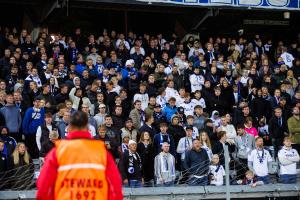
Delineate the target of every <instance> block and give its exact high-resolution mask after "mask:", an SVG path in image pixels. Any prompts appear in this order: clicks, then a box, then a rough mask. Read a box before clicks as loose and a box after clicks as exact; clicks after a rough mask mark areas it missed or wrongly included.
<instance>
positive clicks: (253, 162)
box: [248, 137, 272, 184]
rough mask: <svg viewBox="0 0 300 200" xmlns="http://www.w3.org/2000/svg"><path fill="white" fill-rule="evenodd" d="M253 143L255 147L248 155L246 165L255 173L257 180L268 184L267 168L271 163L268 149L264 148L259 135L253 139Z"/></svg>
mask: <svg viewBox="0 0 300 200" xmlns="http://www.w3.org/2000/svg"><path fill="white" fill-rule="evenodd" d="M255 145H256V148H255V149H253V150H252V151H251V153H250V154H249V155H248V167H249V169H250V170H251V171H253V172H254V173H255V175H256V176H257V180H258V181H262V182H263V183H264V184H269V183H270V176H269V169H270V168H271V165H272V157H271V155H270V153H269V151H267V150H265V149H264V142H263V139H262V138H261V137H258V138H256V139H255Z"/></svg>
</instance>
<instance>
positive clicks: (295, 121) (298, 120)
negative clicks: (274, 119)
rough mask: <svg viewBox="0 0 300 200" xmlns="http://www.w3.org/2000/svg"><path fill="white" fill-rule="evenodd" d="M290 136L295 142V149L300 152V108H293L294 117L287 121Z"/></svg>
mask: <svg viewBox="0 0 300 200" xmlns="http://www.w3.org/2000/svg"><path fill="white" fill-rule="evenodd" d="M287 123H288V129H289V134H290V136H291V139H292V142H293V148H294V149H296V150H297V151H298V152H299V151H300V126H299V124H300V108H299V107H297V106H295V107H294V108H293V116H292V117H290V118H289V119H288V121H287Z"/></svg>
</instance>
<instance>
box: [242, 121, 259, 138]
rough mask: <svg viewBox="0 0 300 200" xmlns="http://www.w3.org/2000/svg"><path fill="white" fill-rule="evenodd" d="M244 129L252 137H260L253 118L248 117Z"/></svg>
mask: <svg viewBox="0 0 300 200" xmlns="http://www.w3.org/2000/svg"><path fill="white" fill-rule="evenodd" d="M244 127H245V131H246V133H248V134H250V135H252V136H253V137H258V132H257V129H256V128H255V127H254V126H253V120H252V117H246V119H245V123H244Z"/></svg>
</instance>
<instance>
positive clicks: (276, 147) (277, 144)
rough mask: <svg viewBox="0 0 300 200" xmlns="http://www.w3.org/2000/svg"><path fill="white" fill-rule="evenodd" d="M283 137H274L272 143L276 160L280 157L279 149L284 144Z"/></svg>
mask: <svg viewBox="0 0 300 200" xmlns="http://www.w3.org/2000/svg"><path fill="white" fill-rule="evenodd" d="M282 143H283V138H274V139H272V144H273V147H274V156H273V157H274V159H275V160H276V159H277V157H278V151H279V150H280V147H281V146H282Z"/></svg>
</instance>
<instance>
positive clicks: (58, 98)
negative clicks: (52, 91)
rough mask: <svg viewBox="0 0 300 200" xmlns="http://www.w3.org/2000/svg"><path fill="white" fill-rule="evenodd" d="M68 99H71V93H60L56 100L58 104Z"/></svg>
mask: <svg viewBox="0 0 300 200" xmlns="http://www.w3.org/2000/svg"><path fill="white" fill-rule="evenodd" d="M67 99H69V94H63V93H59V94H57V95H56V96H55V101H56V103H57V104H60V103H65V101H66V100H67Z"/></svg>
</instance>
